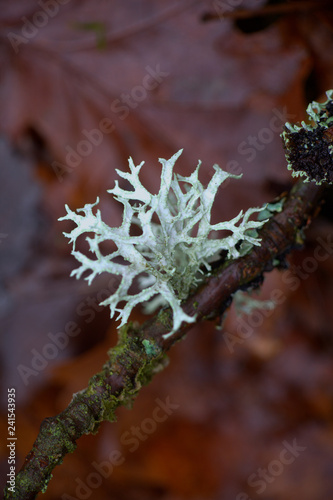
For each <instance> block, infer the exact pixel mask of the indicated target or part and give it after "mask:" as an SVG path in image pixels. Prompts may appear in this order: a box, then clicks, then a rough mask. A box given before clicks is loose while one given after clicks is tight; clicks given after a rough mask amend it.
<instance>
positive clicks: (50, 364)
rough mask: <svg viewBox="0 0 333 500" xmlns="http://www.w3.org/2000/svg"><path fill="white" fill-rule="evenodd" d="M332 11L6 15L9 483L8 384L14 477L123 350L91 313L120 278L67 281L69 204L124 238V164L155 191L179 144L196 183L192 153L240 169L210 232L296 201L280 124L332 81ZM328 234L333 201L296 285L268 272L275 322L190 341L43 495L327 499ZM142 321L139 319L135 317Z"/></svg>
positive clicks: (219, 5) (75, 6)
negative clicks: (289, 194)
mask: <svg viewBox="0 0 333 500" xmlns="http://www.w3.org/2000/svg"><path fill="white" fill-rule="evenodd" d="M329 4H330V2H320V1H316V2H308V1H302V0H299V1H296V0H295V1H287V2H286V1H275V2H273V1H271V2H265V1H260V0H258V1H255V0H253V1H247V0H243V1H242V0H238V1H237V0H225V1H222V0H216V1H215V2H209V1H188V2H186V1H183V2H173V3H170V2H168V1H165V0H159V1H155V2H154V1H152V0H141V1H134V0H129V1H126V2H121V1H120V0H114V1H112V2H107V1H103V0H99V1H97V2H88V1H81V2H79V1H76V0H67V1H66V0H62V1H60V0H44V1H43V0H40V1H39V2H36V1H34V0H29V1H27V0H25V1H23V0H21V1H17V2H12V3H9V2H5V1H1V2H0V7H1V9H0V12H1V14H0V26H1V31H0V36H1V43H0V65H1V73H0V82H1V84H0V110H1V111H0V113H1V121H0V127H1V137H0V151H1V160H0V161H1V169H0V192H1V196H0V208H1V210H0V276H1V281H0V315H1V332H2V333H1V394H2V399H1V403H2V414H1V415H2V417H1V420H0V431H1V436H3V437H4V439H2V440H1V441H2V444H1V465H0V471H1V478H2V484H1V487H3V485H4V484H5V481H6V474H7V472H8V464H7V456H8V449H7V448H6V439H5V438H6V437H7V412H6V397H7V388H10V387H15V389H16V399H17V411H16V432H17V438H18V439H17V447H16V454H17V460H16V466H17V469H19V468H20V466H21V464H22V463H23V460H24V457H25V456H26V454H27V453H28V452H29V450H30V448H31V446H32V444H33V442H34V440H35V438H36V436H37V433H38V429H39V425H40V423H41V421H42V420H43V419H44V418H45V417H47V416H50V415H55V414H57V413H59V412H61V411H62V410H63V409H64V408H65V407H66V406H67V404H68V403H69V401H70V400H71V397H72V394H73V393H74V392H77V391H79V390H81V389H83V388H84V387H86V386H87V383H88V380H89V378H90V376H92V375H93V374H94V373H95V372H97V371H99V370H100V368H101V366H102V365H103V363H104V361H105V360H106V356H107V354H106V351H107V349H108V348H109V347H110V346H111V345H113V344H114V343H115V342H116V335H117V334H116V327H117V324H116V322H115V321H113V320H112V321H111V320H110V319H109V311H108V310H106V309H103V308H101V307H99V306H98V302H99V301H100V300H102V299H103V298H105V295H104V294H105V293H106V292H105V289H107V287H108V286H109V281H110V277H103V276H102V277H101V278H100V279H99V280H96V281H95V282H94V283H93V284H92V285H91V286H90V287H88V285H87V283H86V282H85V281H84V280H79V281H76V280H74V279H72V278H70V277H69V274H70V271H71V270H72V269H73V268H75V267H76V262H75V261H74V259H73V258H72V257H71V255H70V246H69V245H68V240H67V239H66V238H64V237H63V235H62V231H66V230H68V229H69V228H70V227H71V226H70V224H66V223H64V222H62V223H60V222H58V221H57V219H58V217H60V216H62V215H64V213H65V209H64V204H65V203H68V205H69V206H70V207H71V208H72V209H74V208H80V207H82V206H83V205H84V204H85V203H91V202H94V201H95V200H96V197H97V196H100V198H101V203H100V208H101V210H102V214H103V218H104V220H105V221H107V222H108V223H109V224H111V225H118V224H119V223H120V221H121V213H122V207H121V206H120V205H119V204H117V203H116V202H115V201H113V200H112V198H111V196H110V195H108V194H107V193H106V189H108V188H112V187H113V185H114V181H115V179H116V172H115V169H116V168H118V169H121V170H125V169H126V168H128V167H127V160H128V157H129V156H132V157H133V159H134V162H135V163H136V164H138V163H140V162H141V161H142V160H145V161H146V164H145V167H144V168H143V170H142V180H143V183H144V184H145V185H146V186H147V187H148V188H149V189H150V190H153V191H155V192H156V190H157V189H158V185H159V175H160V164H159V163H158V158H160V157H162V158H169V157H170V156H171V155H172V154H174V153H175V152H176V151H178V150H179V149H180V148H184V152H183V154H182V156H181V158H180V160H178V163H177V172H179V173H181V174H183V175H188V174H190V173H191V172H192V170H193V169H194V167H195V166H196V164H197V161H198V159H201V160H202V161H203V164H202V168H201V174H200V175H201V181H202V182H204V183H207V182H208V181H209V179H210V177H211V176H212V174H213V172H214V170H213V167H212V166H213V164H214V163H218V164H219V165H220V166H221V167H222V168H225V169H227V170H230V171H232V172H235V173H243V177H242V179H241V180H232V181H230V183H229V184H228V186H227V188H225V189H224V188H221V190H220V192H219V195H218V197H217V200H216V204H215V211H214V219H215V221H218V220H224V219H228V218H230V217H232V216H235V215H236V214H237V213H238V212H239V210H240V209H242V208H243V209H246V208H248V207H250V206H260V205H261V204H262V203H264V202H266V201H271V200H272V199H273V198H274V197H275V196H277V195H278V194H280V193H281V192H282V191H284V190H286V189H289V188H290V187H291V185H292V183H293V182H294V181H293V180H292V178H291V175H290V172H289V171H287V169H286V162H285V159H284V154H283V148H282V143H281V139H280V137H279V134H280V132H281V130H282V125H283V123H284V121H286V120H289V121H294V122H295V121H298V120H301V119H304V118H305V116H306V114H305V109H306V106H307V103H308V102H309V101H311V100H314V99H315V100H320V99H325V91H326V90H327V89H329V88H332V87H333V13H332V8H331V7H330V5H329ZM272 7H274V10H273V13H272V11H271V10H270V9H272ZM253 9H257V10H259V13H260V16H259V15H257V16H253V15H250V14H251V11H253ZM239 10H241V11H242V12H243V14H240V13H239ZM244 12H246V13H244ZM267 13H270V15H267ZM332 231H333V213H332V204H331V203H330V201H329V196H328V199H327V203H326V205H325V207H324V208H323V210H322V212H321V214H320V216H319V217H318V218H317V219H316V220H315V221H314V223H313V225H312V226H311V228H310V230H309V231H308V232H307V244H306V246H305V247H304V249H302V250H300V251H297V252H294V253H293V255H292V256H291V257H290V258H289V263H290V265H291V270H289V271H290V273H291V274H289V277H290V276H291V275H292V276H293V277H294V281H293V284H292V283H291V281H290V279H289V282H288V280H287V279H286V274H283V273H284V272H285V271H277V270H275V271H274V272H272V273H270V274H269V275H267V276H266V279H265V283H264V286H263V289H262V291H261V293H260V296H259V298H262V299H266V298H268V299H269V298H270V296H271V293H272V291H273V290H275V289H278V290H280V294H281V297H282V299H283V300H282V299H281V303H280V304H279V305H278V306H277V307H276V308H275V310H274V311H265V310H257V311H256V312H254V313H253V314H252V315H250V316H242V317H240V316H237V314H236V312H235V308H234V306H232V307H231V310H230V311H229V314H228V316H227V318H226V320H225V323H224V326H223V329H222V330H216V329H215V325H214V324H211V323H209V322H206V323H202V324H201V325H199V326H197V327H195V328H193V329H192V330H191V332H190V333H189V334H188V335H187V337H186V338H185V339H184V341H182V342H181V343H179V344H177V345H176V346H175V347H174V348H173V349H172V351H171V352H170V363H169V366H168V367H167V368H166V369H165V370H164V371H163V372H162V373H160V374H158V375H157V376H156V377H155V379H154V381H153V382H152V384H151V385H150V386H148V387H146V388H144V389H143V390H142V391H141V393H140V395H139V397H138V398H137V400H136V402H135V404H134V406H133V409H132V410H131V411H129V410H128V409H123V408H122V409H120V410H119V411H118V422H117V423H113V424H110V423H104V424H103V425H102V426H101V428H100V431H99V433H98V434H97V435H95V436H87V437H85V438H82V439H81V440H80V441H79V442H78V448H77V450H76V452H75V453H74V454H73V455H70V456H67V457H66V459H65V460H64V463H63V464H62V466H61V467H58V468H57V469H55V471H54V477H53V479H52V481H51V482H50V484H49V488H48V491H47V492H46V494H45V495H44V496H43V498H45V500H52V499H59V498H67V499H68V498H93V499H96V500H106V499H111V498H112V499H117V500H118V499H119V500H123V499H124V500H125V499H126V500H137V499H146V500H148V499H152V500H155V499H163V500H171V499H172V500H178V499H185V498H189V499H193V500H194V499H195V500H203V499H205V500H210V499H214V500H215V499H216V500H233V499H235V500H250V499H251V500H254V499H259V498H260V499H265V500H287V499H290V498H295V497H296V496H297V497H299V498H302V499H303V500H321V499H322V500H324V499H325V500H327V499H328V498H333V481H332V477H333V460H332V459H333V390H332V375H333V359H332V358H333V348H332V347H333V343H332V322H333V310H332V307H331V305H332V299H333V286H332V275H333V262H332V256H331V255H330V253H329V251H328V250H327V249H326V258H323V259H322V260H321V261H318V260H315V258H314V255H316V248H317V247H318V238H322V240H324V241H327V238H330V237H331V236H330V235H332ZM322 240H321V241H322ZM324 250H325V248H324ZM324 250H322V254H323V253H325V252H324ZM297 266H298V267H297ZM295 277H296V278H295ZM101 290H102V292H101ZM133 319H136V320H138V321H140V322H143V321H144V319H145V317H144V316H143V315H142V313H141V312H140V309H138V310H137V311H136V312H135V313H134V314H133ZM242 335H243V336H242ZM230 339H233V340H231V341H230ZM237 339H238V340H237ZM161 401H162V403H165V402H166V401H170V402H171V403H172V405H174V407H173V408H174V409H173V410H170V411H169V413H170V415H169V414H168V413H165V411H164V410H163V406H162V407H161V405H160V402H161ZM159 405H160V406H159ZM176 406H177V408H176ZM157 407H159V408H162V409H160V410H157V409H156V408H157ZM163 411H164V413H163ZM157 416H158V418H157ZM164 417H166V418H164ZM295 443H296V448H295ZM290 448H291V449H292V450H293V451H290ZM114 452H115V454H114V455H112V454H113V453H114ZM110 456H113V457H118V462H117V460H116V462H117V463H116V465H114V467H113V469H112V470H111V465H110V464H111V462H110V460H111V458H110ZM101 463H104V469H103V467H102V466H101V467H102V468H100V469H98V464H99V465H100V464H101ZM106 463H108V464H109V466H110V467H109V468H108V467H107V465H105V464H106ZM94 464H95V465H94ZM96 464H97V465H96ZM96 467H97V468H96ZM98 470H99V472H98ZM103 470H104V476H103V473H102V472H101V471H103ZM96 471H97V472H96ZM64 494H67V496H66V495H65V496H64Z"/></svg>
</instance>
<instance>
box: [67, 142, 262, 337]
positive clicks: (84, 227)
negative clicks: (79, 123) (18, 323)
mask: <svg viewBox="0 0 333 500" xmlns="http://www.w3.org/2000/svg"><path fill="white" fill-rule="evenodd" d="M181 153H182V150H180V151H178V153H176V154H174V155H173V156H172V157H171V158H170V159H169V160H164V159H160V160H159V161H160V163H161V164H162V172H161V183H160V189H159V192H158V193H157V194H151V193H150V192H149V191H148V190H147V189H146V188H145V187H144V186H143V185H142V183H141V181H140V179H139V173H140V170H141V168H142V166H143V164H144V162H142V163H140V165H138V166H135V165H134V163H133V160H132V158H130V159H129V168H130V172H122V171H120V170H117V173H118V175H119V176H120V177H121V178H123V179H125V180H126V181H128V182H129V183H130V185H131V186H132V189H129V190H128V189H124V188H121V187H120V186H119V183H118V181H116V183H115V187H114V188H113V189H110V190H109V191H108V192H109V193H111V194H112V195H113V197H114V198H115V200H117V201H119V202H120V203H122V204H123V206H124V212H123V221H122V224H121V226H120V227H109V226H108V225H107V224H105V223H104V222H103V221H102V218H101V213H100V210H97V211H96V214H94V212H93V209H94V207H95V206H96V205H97V204H98V203H99V198H97V201H96V202H95V203H92V204H86V205H85V206H84V208H81V209H78V210H77V212H73V211H72V210H70V208H68V206H67V205H66V210H67V215H66V216H64V217H61V218H60V219H59V220H65V219H69V220H72V221H73V222H75V224H76V225H77V227H76V228H75V229H73V230H72V231H71V232H70V233H64V234H65V236H66V237H68V238H69V239H70V242H71V243H73V250H72V254H73V255H74V256H75V258H76V259H77V260H78V261H79V262H80V264H81V265H80V267H79V268H77V269H75V270H74V271H72V275H74V276H76V277H77V278H80V277H81V276H82V274H83V273H84V272H86V271H88V272H90V274H89V275H88V276H86V277H85V279H86V280H88V283H89V284H91V282H92V280H93V279H94V278H95V276H96V275H99V274H101V273H103V272H108V273H112V274H114V275H119V276H121V281H120V284H119V286H118V288H117V289H116V291H115V292H114V293H113V294H112V295H110V297H108V298H107V299H106V300H104V301H103V302H102V303H101V305H108V306H110V310H111V317H113V316H114V315H115V314H116V313H118V318H117V319H120V320H121V323H120V326H123V325H124V324H125V323H126V322H127V320H128V318H129V315H130V313H131V311H132V309H133V308H134V307H135V306H136V305H137V304H138V303H144V304H145V309H146V312H153V311H154V310H155V309H156V308H157V307H159V306H161V305H166V304H169V305H170V306H171V308H172V311H173V328H172V330H171V332H169V334H168V335H171V334H173V333H174V332H175V331H176V330H177V329H178V328H179V327H180V325H181V323H182V322H183V321H185V322H188V323H192V322H194V320H195V318H194V317H192V316H189V315H187V314H186V313H185V312H184V311H183V309H182V307H181V301H182V300H184V299H186V298H187V296H188V294H189V292H190V289H191V287H193V286H194V285H196V284H197V283H198V282H199V281H200V279H202V275H203V272H204V271H203V270H204V269H205V270H206V271H207V272H208V273H209V271H210V270H211V262H212V261H213V260H214V259H216V257H217V256H218V255H219V253H220V252H221V251H222V250H224V251H226V253H227V258H233V259H235V258H237V257H240V256H241V255H244V254H245V253H247V252H248V251H249V250H250V248H251V247H252V246H253V245H260V239H259V238H258V237H257V236H256V234H255V233H253V231H254V230H255V229H256V228H259V227H261V226H262V225H263V224H264V223H265V222H266V220H263V221H258V220H256V221H254V220H249V218H250V216H251V215H252V214H254V213H256V212H261V211H262V210H264V208H265V207H262V208H250V209H248V210H247V211H246V212H245V214H243V211H242V210H241V211H240V213H239V214H238V215H237V216H236V217H234V218H233V219H231V220H230V221H226V222H220V223H218V224H211V222H210V220H211V210H212V206H213V202H214V199H215V196H216V193H217V191H218V188H219V187H220V186H221V184H222V183H223V182H224V181H225V180H226V179H227V178H229V177H233V178H238V177H240V176H237V175H233V174H230V173H228V172H224V171H223V170H222V169H221V168H220V167H218V166H217V165H214V170H215V173H214V175H213V177H212V178H211V180H210V182H209V184H208V186H207V187H206V188H204V186H203V185H202V184H201V182H200V181H199V178H198V173H199V168H200V162H199V164H198V166H197V168H196V169H195V170H194V172H193V173H192V174H191V175H190V176H189V177H183V176H181V175H178V174H174V172H173V168H174V165H175V162H176V160H177V159H178V158H179V156H180V155H181ZM79 212H80V213H83V215H80V214H79ZM154 218H156V219H154ZM157 221H158V222H157ZM133 225H135V226H137V227H139V232H140V233H141V234H138V235H133V234H132V233H133V230H132V228H133ZM222 230H227V231H228V232H230V233H231V234H230V235H228V236H225V237H223V238H221V237H219V235H218V231H222ZM85 233H93V237H90V236H86V240H87V242H88V244H89V249H90V251H91V252H92V253H93V254H94V256H95V258H90V257H87V256H86V255H84V254H83V253H81V252H80V251H77V250H76V249H75V244H76V240H77V238H78V237H79V236H80V235H82V234H85ZM212 236H213V237H212ZM108 240H111V241H113V242H114V243H115V244H116V247H117V249H116V250H115V251H113V252H111V253H110V254H108V255H103V253H102V252H101V249H100V244H101V243H103V242H105V241H108ZM135 282H136V284H137V285H138V288H139V291H138V292H137V293H133V292H132V291H131V292H130V288H131V287H132V285H133V284H134V283H135ZM121 302H124V303H125V305H124V307H120V306H119V303H121Z"/></svg>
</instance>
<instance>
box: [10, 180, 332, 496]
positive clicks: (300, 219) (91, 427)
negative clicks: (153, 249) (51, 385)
mask: <svg viewBox="0 0 333 500" xmlns="http://www.w3.org/2000/svg"><path fill="white" fill-rule="evenodd" d="M324 189H325V188H324V187H322V186H320V187H318V186H316V185H314V184H312V183H307V184H305V183H303V182H302V181H299V182H298V183H297V184H295V186H294V187H293V188H292V190H291V191H290V193H289V194H283V195H282V196H281V197H280V198H281V200H283V202H284V203H283V209H282V211H281V212H280V213H277V214H276V215H274V217H272V218H270V219H269V221H268V222H267V223H266V224H265V225H264V226H263V227H262V228H261V229H260V231H259V236H260V237H261V238H262V244H261V246H260V247H254V248H253V249H252V250H251V252H250V253H249V254H248V255H246V256H244V257H242V258H239V259H237V260H234V261H231V262H230V261H228V262H225V263H222V264H221V265H220V267H218V268H217V269H215V271H214V272H213V274H212V275H211V276H209V277H208V278H207V279H206V280H205V282H204V283H203V284H202V285H201V286H200V287H199V288H198V289H197V290H196V291H194V292H193V294H192V295H191V296H190V297H189V298H188V299H187V300H186V302H185V303H184V304H183V309H184V311H185V312H186V314H189V315H191V316H194V315H196V322H199V321H201V320H203V319H214V318H216V317H219V316H220V315H221V314H222V312H224V310H225V309H226V308H227V307H228V306H229V305H230V302H231V299H232V295H233V294H234V293H235V292H236V291H237V290H238V289H247V288H249V287H251V286H253V284H258V282H261V281H262V279H263V273H264V272H267V271H271V270H272V269H273V267H274V265H273V260H274V259H278V258H280V259H283V257H284V256H285V255H286V253H288V252H289V251H290V250H291V249H293V248H295V247H296V246H298V245H300V244H302V243H303V238H304V237H303V229H304V228H306V227H307V226H308V225H309V223H310V222H311V220H312V218H313V217H314V216H315V215H316V214H317V212H318V202H319V201H320V199H321V197H322V196H323V192H324ZM191 327H192V325H191V324H188V323H185V324H184V326H183V327H182V328H180V329H179V330H178V331H177V332H176V333H175V334H173V335H172V336H170V337H168V338H164V337H163V335H165V334H167V333H168V332H169V331H170V330H171V328H172V311H171V310H170V308H168V309H163V310H162V311H160V312H159V314H158V315H156V316H155V317H154V318H152V319H150V320H148V321H146V322H145V323H144V324H143V325H142V326H141V327H136V326H134V325H133V324H131V323H130V324H129V325H127V326H126V327H124V328H122V329H121V330H120V336H119V342H118V344H117V346H116V347H115V348H113V349H111V350H110V351H109V360H108V361H107V363H106V364H105V365H104V366H103V369H102V371H101V372H100V373H98V374H96V375H94V376H93V377H92V378H91V380H90V381H89V385H88V387H87V388H86V389H85V390H83V391H81V392H79V393H77V394H75V395H74V396H73V399H72V401H71V402H70V404H69V405H68V407H67V408H66V409H65V410H64V411H63V412H61V413H60V414H59V415H57V416H55V417H50V418H46V419H45V420H44V421H43V422H42V424H41V427H40V432H39V435H38V437H37V439H36V441H35V443H34V445H33V448H32V450H31V451H30V453H29V454H28V456H27V457H26V459H25V463H24V465H23V467H22V469H21V471H20V472H19V473H18V475H17V477H16V488H15V492H14V493H12V492H10V491H9V490H8V489H7V488H6V489H5V496H4V498H5V499H15V500H33V499H35V498H36V496H37V494H38V492H39V491H45V489H46V487H47V484H48V482H49V480H50V478H51V473H52V471H53V469H54V468H55V466H56V465H60V464H61V462H62V460H63V458H64V457H65V455H66V454H67V453H72V452H73V451H74V450H75V448H76V441H77V440H78V439H79V438H80V437H81V436H82V435H83V434H89V433H95V432H97V430H98V427H99V425H100V423H101V422H102V421H104V420H109V421H114V420H115V410H116V408H117V407H118V406H120V405H124V404H127V403H130V402H131V401H132V400H133V399H134V398H135V396H136V395H137V393H138V392H139V390H140V388H141V386H142V385H144V384H147V383H148V382H149V381H150V380H151V378H152V377H153V375H154V373H155V372H156V371H158V369H159V368H160V367H162V366H163V362H164V358H165V353H166V352H167V351H168V350H169V349H170V348H171V347H172V345H173V344H175V343H176V342H177V341H178V340H179V339H181V338H182V337H183V336H184V334H185V332H186V331H187V330H188V329H190V328H191ZM144 339H146V340H147V341H148V342H149V343H148V344H147V343H145V345H143V343H142V341H143V340H144ZM147 345H148V346H149V348H148V347H147Z"/></svg>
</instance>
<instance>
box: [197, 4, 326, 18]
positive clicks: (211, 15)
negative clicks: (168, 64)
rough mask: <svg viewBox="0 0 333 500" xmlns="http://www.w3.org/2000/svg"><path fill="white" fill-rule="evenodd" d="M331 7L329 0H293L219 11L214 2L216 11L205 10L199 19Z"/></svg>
mask: <svg viewBox="0 0 333 500" xmlns="http://www.w3.org/2000/svg"><path fill="white" fill-rule="evenodd" d="M328 6H330V7H332V2H331V1H330V0H322V1H320V0H317V1H316V2H313V1H304V2H294V3H286V4H280V5H266V6H265V7H262V8H260V9H253V10H250V9H234V10H229V11H223V12H222V11H220V12H219V6H218V4H216V12H205V13H204V14H203V15H202V16H201V20H202V21H204V22H207V21H215V20H217V19H222V18H223V19H251V18H253V17H266V16H273V15H279V14H293V13H296V12H302V13H303V12H304V13H307V12H310V11H313V10H319V9H323V8H325V7H328Z"/></svg>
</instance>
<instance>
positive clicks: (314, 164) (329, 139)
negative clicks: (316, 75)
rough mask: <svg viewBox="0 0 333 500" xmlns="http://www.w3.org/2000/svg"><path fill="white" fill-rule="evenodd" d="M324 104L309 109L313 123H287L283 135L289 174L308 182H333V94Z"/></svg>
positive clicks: (316, 103) (313, 103) (315, 104)
mask: <svg viewBox="0 0 333 500" xmlns="http://www.w3.org/2000/svg"><path fill="white" fill-rule="evenodd" d="M326 96H327V100H326V101H325V102H323V103H319V102H316V101H314V102H312V103H311V104H309V105H308V107H307V114H308V116H309V123H305V122H304V121H302V122H301V124H300V125H294V124H291V123H288V122H287V123H286V124H285V128H284V131H283V132H282V134H281V137H282V140H283V143H284V148H285V150H286V159H287V167H288V170H291V172H292V176H293V177H303V180H304V182H309V181H312V182H315V183H316V184H317V185H320V184H322V183H323V182H326V183H330V184H331V183H332V182H333V101H332V99H333V90H328V91H327V92H326Z"/></svg>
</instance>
